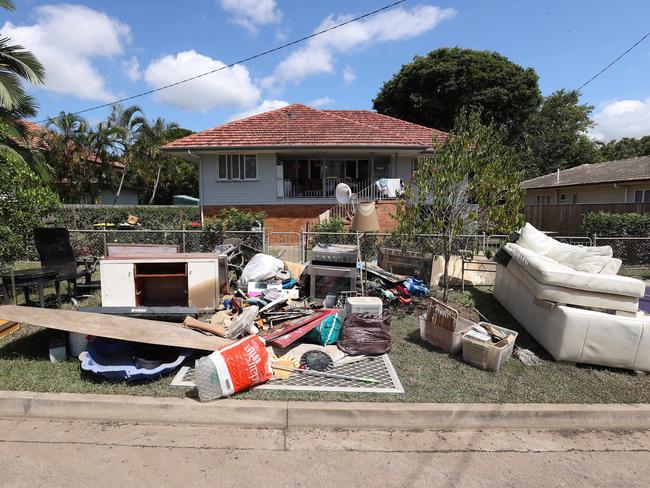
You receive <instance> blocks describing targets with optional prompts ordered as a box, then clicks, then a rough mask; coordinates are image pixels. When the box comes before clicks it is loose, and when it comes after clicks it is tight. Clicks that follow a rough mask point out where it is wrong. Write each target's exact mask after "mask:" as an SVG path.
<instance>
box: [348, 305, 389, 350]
mask: <svg viewBox="0 0 650 488" xmlns="http://www.w3.org/2000/svg"><path fill="white" fill-rule="evenodd" d="M392 343H393V339H392V337H391V335H390V314H389V313H388V311H384V313H383V314H382V315H381V316H372V315H368V314H365V313H364V314H356V313H353V314H350V315H348V316H347V317H346V319H345V322H344V324H343V330H342V332H341V336H340V338H339V341H338V343H337V345H338V348H339V349H340V350H341V351H343V352H344V353H346V354H349V355H350V356H359V355H361V354H384V353H386V352H389V351H390V348H391V345H392Z"/></svg>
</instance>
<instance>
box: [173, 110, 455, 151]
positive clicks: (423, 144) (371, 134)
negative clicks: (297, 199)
mask: <svg viewBox="0 0 650 488" xmlns="http://www.w3.org/2000/svg"><path fill="white" fill-rule="evenodd" d="M446 139H447V133H446V132H442V131H439V130H436V129H430V128H428V127H424V126H421V125H417V124H412V123H410V122H406V121H404V120H400V119H396V118H393V117H389V116H387V115H381V114H378V113H375V112H370V111H368V110H318V109H315V108H311V107H307V106H306V105H301V104H298V103H296V104H293V105H289V106H287V107H283V108H280V109H277V110H271V111H269V112H265V113H262V114H258V115H254V116H252V117H247V118H245V119H240V120H235V121H233V122H229V123H227V124H223V125H220V126H218V127H214V128H212V129H208V130H204V131H202V132H197V133H196V134H191V135H189V136H186V137H182V138H180V139H176V140H175V141H172V142H170V143H168V144H166V145H165V146H163V148H164V149H175V148H197V147H233V146H237V147H246V146H250V147H259V146H264V147H273V146H282V147H286V146H287V145H289V144H290V145H292V146H337V145H338V146H371V147H372V146H375V147H386V146H390V147H418V148H430V147H432V146H433V141H434V140H435V141H436V142H443V141H445V140H446Z"/></svg>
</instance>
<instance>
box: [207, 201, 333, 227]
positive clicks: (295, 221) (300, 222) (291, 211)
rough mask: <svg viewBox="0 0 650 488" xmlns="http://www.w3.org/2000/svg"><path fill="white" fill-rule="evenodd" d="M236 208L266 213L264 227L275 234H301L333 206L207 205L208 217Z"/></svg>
mask: <svg viewBox="0 0 650 488" xmlns="http://www.w3.org/2000/svg"><path fill="white" fill-rule="evenodd" d="M230 207H235V208H237V209H239V210H243V211H248V212H266V219H265V220H264V226H265V227H268V228H269V230H271V231H274V232H301V231H302V228H303V227H304V226H305V225H306V224H307V222H309V223H312V222H314V221H315V220H316V219H318V216H319V215H320V214H321V213H323V212H324V211H325V210H328V209H329V208H331V207H332V205H328V204H324V205H309V204H307V205H300V204H295V205H206V206H205V207H203V214H204V215H205V216H206V217H209V216H212V215H216V214H217V213H219V211H220V210H221V209H224V208H230Z"/></svg>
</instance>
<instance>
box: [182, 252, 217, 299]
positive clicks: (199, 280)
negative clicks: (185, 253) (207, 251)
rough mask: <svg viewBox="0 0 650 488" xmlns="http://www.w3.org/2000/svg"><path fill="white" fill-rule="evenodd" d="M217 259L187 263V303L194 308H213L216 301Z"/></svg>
mask: <svg viewBox="0 0 650 488" xmlns="http://www.w3.org/2000/svg"><path fill="white" fill-rule="evenodd" d="M217 278H218V276H217V261H216V260H215V261H199V262H192V261H189V262H188V263H187V289H188V292H187V293H188V302H189V303H188V304H189V306H190V307H196V308H199V309H200V308H215V307H216V306H217V302H218V293H217V291H218V289H219V288H218V279H217Z"/></svg>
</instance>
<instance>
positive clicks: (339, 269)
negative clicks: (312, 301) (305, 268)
mask: <svg viewBox="0 0 650 488" xmlns="http://www.w3.org/2000/svg"><path fill="white" fill-rule="evenodd" d="M309 280H310V290H309V291H310V295H311V296H312V297H314V298H321V299H322V298H325V297H326V296H327V295H338V294H339V293H341V292H343V291H355V290H356V288H357V270H356V268H350V267H344V266H319V265H310V266H309Z"/></svg>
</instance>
